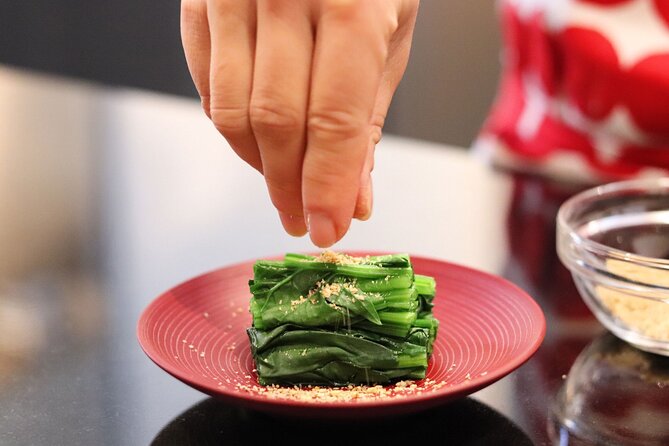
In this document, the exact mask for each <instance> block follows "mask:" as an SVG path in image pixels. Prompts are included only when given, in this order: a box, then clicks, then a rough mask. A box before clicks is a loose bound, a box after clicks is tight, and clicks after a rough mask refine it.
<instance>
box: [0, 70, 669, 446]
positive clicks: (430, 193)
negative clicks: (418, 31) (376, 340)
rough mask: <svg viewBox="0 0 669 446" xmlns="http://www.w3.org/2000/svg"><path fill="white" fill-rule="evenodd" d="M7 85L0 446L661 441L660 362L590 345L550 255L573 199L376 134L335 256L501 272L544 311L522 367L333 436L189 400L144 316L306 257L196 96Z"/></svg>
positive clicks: (317, 427)
mask: <svg viewBox="0 0 669 446" xmlns="http://www.w3.org/2000/svg"><path fill="white" fill-rule="evenodd" d="M17 79H19V80H20V82H19V80H17ZM21 79H23V75H21V76H18V77H17V76H14V75H11V76H4V77H3V72H2V71H1V70H0V86H2V85H7V82H16V85H12V88H11V89H6V90H3V89H2V88H0V114H2V116H4V117H5V120H4V121H3V124H4V123H10V124H11V126H10V127H9V129H8V130H7V128H6V129H5V131H4V133H3V132H0V169H4V170H2V172H1V173H0V179H1V181H4V184H5V185H6V186H7V187H5V188H4V189H3V188H0V243H2V244H4V246H3V247H2V249H1V251H0V445H3V446H4V445H61V444H62V445H78V444H81V445H93V444H94V445H143V444H156V445H182V444H183V445H188V444H193V445H206V444H256V443H258V444H259V443H263V444H269V443H276V444H286V441H287V439H290V442H291V443H296V444H300V443H305V444H306V443H310V444H311V443H314V444H315V443H319V444H361V443H363V442H364V443H365V444H384V443H389V442H391V441H392V440H406V441H408V440H415V441H416V442H421V443H425V442H428V441H429V442H430V443H432V442H434V443H440V444H441V443H443V444H462V445H488V444H490V445H506V444H508V445H523V444H536V445H549V444H556V445H569V444H579V445H580V444H615V443H614V442H613V440H611V438H613V437H610V432H609V431H610V427H611V425H615V426H616V429H618V430H619V431H620V432H623V433H622V434H621V433H620V432H618V434H617V435H623V436H622V437H615V438H617V439H618V440H615V441H620V442H621V443H620V444H625V442H628V443H629V444H649V445H651V444H658V445H659V444H669V443H668V441H669V438H668V437H667V431H666V426H667V425H669V413H668V412H667V407H669V395H668V393H667V392H668V391H667V389H668V388H669V387H667V376H668V375H669V364H667V361H666V359H664V358H658V357H655V356H653V355H649V354H646V353H641V352H638V351H636V350H634V349H632V348H631V347H629V346H627V345H626V344H624V343H622V342H620V341H617V340H616V339H615V338H611V336H603V333H604V329H603V328H602V327H601V325H599V323H598V322H596V321H595V320H594V318H593V317H592V315H591V314H590V312H589V311H588V310H587V308H586V307H585V305H584V304H583V302H582V300H581V299H580V297H579V296H578V293H577V291H576V290H575V288H574V285H573V283H572V281H571V277H570V275H569V273H568V272H567V271H566V269H565V268H564V267H563V266H562V265H561V264H560V262H559V260H558V259H557V256H556V255H555V227H554V219H555V214H556V212H557V209H558V207H559V205H560V204H561V203H562V201H563V200H564V199H565V198H566V197H568V196H570V195H571V194H573V193H574V192H575V191H576V189H575V188H574V187H567V186H563V185H556V184H550V183H547V182H545V181H543V180H541V179H538V178H533V177H528V176H518V175H516V176H513V175H508V174H493V173H490V172H488V171H487V170H485V169H484V168H480V167H476V166H477V163H478V162H477V161H475V160H473V159H469V158H464V155H463V154H462V152H461V151H458V150H454V149H452V148H447V147H435V146H429V147H428V146H425V145H421V144H420V143H418V142H414V141H408V140H397V139H393V138H388V139H387V140H386V141H385V142H384V143H383V145H382V146H381V147H380V149H379V151H377V153H378V164H377V173H375V175H376V176H375V180H376V181H377V186H378V187H377V197H378V203H377V209H376V213H375V216H374V218H373V219H372V220H371V221H370V222H367V223H364V224H362V225H354V228H353V229H352V231H351V234H350V235H349V236H347V239H346V240H345V241H344V242H343V243H342V245H341V246H340V248H341V249H355V248H357V249H372V250H384V249H388V250H394V251H402V250H406V251H409V252H415V253H416V254H421V255H428V256H433V257H440V258H444V259H446V260H450V261H455V262H460V263H466V264H468V265H471V266H475V267H479V268H484V269H486V270H488V271H491V272H494V273H497V274H500V275H503V276H505V277H507V278H508V279H510V280H512V281H513V282H515V283H517V284H518V285H519V286H521V287H522V288H524V289H525V290H527V291H528V292H529V293H530V294H531V295H532V296H534V297H535V299H536V300H537V302H538V303H539V304H540V306H541V307H542V309H543V310H544V312H545V315H546V319H547V323H548V329H547V335H546V339H545V341H544V343H543V345H542V347H541V348H540V349H539V351H538V352H537V354H536V355H535V356H534V357H533V358H532V359H531V360H530V361H529V362H528V363H526V364H525V365H524V366H523V367H521V368H520V369H518V370H517V371H515V372H514V373H512V374H511V375H510V376H508V377H506V378H504V379H503V380H501V381H499V382H497V383H495V384H493V385H492V386H490V387H489V388H487V389H485V390H483V391H481V392H479V393H478V394H475V395H473V397H472V398H468V399H464V400H461V401H458V402H455V403H453V404H449V405H446V406H444V407H440V408H437V409H434V410H430V411H428V412H425V413H422V414H417V415H414V416H411V417H403V418H393V419H388V420H384V421H381V422H374V423H372V424H369V425H368V424H365V425H353V426H346V431H344V430H343V429H342V427H341V426H337V425H334V424H332V423H315V422H309V423H304V422H302V421H301V420H283V419H276V418H269V417H267V416H265V415H263V414H257V413H253V412H245V411H241V410H239V409H237V408H235V407H231V406H227V405H225V404H222V403H220V402H217V401H215V400H212V399H209V398H206V397H205V396H204V395H203V394H201V393H199V392H197V391H195V390H193V389H190V388H189V387H187V386H185V385H184V384H182V383H180V382H179V381H177V380H175V379H173V378H171V377H170V376H168V375H167V374H166V373H164V372H163V371H162V370H160V369H159V368H158V367H156V366H155V365H154V364H153V363H151V361H150V360H148V358H146V357H145V356H144V354H143V353H142V352H141V350H140V348H139V346H138V344H137V341H136V338H135V326H136V322H137V318H138V317H139V314H140V313H141V311H142V309H143V308H144V307H145V306H146V305H147V304H148V302H150V300H151V299H152V298H153V297H154V296H156V295H157V294H158V293H160V292H161V291H163V290H164V289H166V288H168V287H171V286H173V285H174V284H176V283H178V282H180V281H183V280H185V279H186V278H188V277H191V276H193V275H195V274H198V273H201V272H204V271H207V270H211V269H213V268H216V267H219V266H221V265H226V264H230V263H232V262H237V261H240V260H245V259H250V258H255V257H258V256H263V255H273V254H277V253H281V252H284V251H297V250H306V249H310V248H311V247H310V246H309V244H308V242H307V241H305V240H292V239H289V238H288V237H286V236H285V235H284V234H282V232H281V230H280V228H279V224H278V219H276V217H275V216H274V215H273V211H272V210H271V206H270V204H269V202H268V201H267V198H266V193H265V191H264V186H263V184H262V182H261V181H260V180H259V179H257V178H256V177H255V176H253V174H252V173H248V176H246V175H247V174H246V173H245V172H247V171H246V170H244V168H243V166H242V165H241V164H235V162H236V160H235V159H234V156H233V155H232V154H228V151H229V149H227V148H226V147H221V146H219V145H222V143H221V142H220V139H219V137H218V136H217V135H213V134H212V135H209V136H207V137H206V138H203V137H202V136H201V135H202V134H203V133H206V131H207V129H208V128H209V127H208V126H206V125H205V124H200V122H201V115H200V111H199V108H198V105H197V104H196V103H192V102H190V101H181V100H173V99H166V98H162V97H155V96H145V95H143V94H137V95H135V93H132V94H129V93H126V92H117V91H107V90H102V91H101V90H99V89H96V88H91V87H89V86H81V85H79V84H72V83H68V82H65V83H62V82H60V81H58V82H55V81H53V80H50V79H43V78H37V79H32V78H31V79H30V80H29V81H27V83H23V81H22V80H21ZM3 82H5V83H4V84H3ZM31 95H32V96H31ZM10 100H13V101H14V102H8V101H10ZM3 107H4V108H3ZM8 110H9V111H8ZM36 122H39V123H40V125H36ZM200 125H201V126H202V127H199V126H200ZM0 130H2V128H0ZM191 141H194V142H191ZM413 162H416V163H417V164H416V165H413V164H412V163H413ZM393 169H402V170H401V171H400V170H396V171H394V170H393ZM430 169H432V170H430ZM239 172H242V173H239ZM397 178H403V179H404V181H397ZM3 191H4V194H3ZM7 191H9V192H7ZM398 208H399V209H402V211H403V212H401V213H400V214H398V213H397V209H398ZM416 216H418V217H416ZM444 298H447V297H444ZM443 329H447V327H444V328H443ZM601 336H603V337H601ZM602 352H604V353H602ZM606 352H609V353H606ZM611 352H613V354H611ZM625 352H627V353H625ZM621 354H622V356H621ZM607 355H608V356H607ZM612 355H613V356H612ZM605 357H615V358H618V359H617V360H608V361H607V360H603V359H601V358H605ZM621 357H629V358H632V359H631V361H632V362H631V363H630V362H625V361H621V360H619V358H621ZM577 358H579V359H578V360H577ZM635 364H636V365H635ZM639 364H641V365H639ZM602 374H604V375H602ZM607 377H609V378H607ZM561 389H562V390H561ZM565 395H566V396H567V397H565ZM605 397H606V398H605ZM574 402H577V403H578V402H592V404H590V405H584V404H572V403H574ZM189 408H190V409H189ZM585 409H589V410H585ZM620 438H623V439H624V440H619V439H620ZM634 439H636V440H638V441H637V443H633V441H634Z"/></svg>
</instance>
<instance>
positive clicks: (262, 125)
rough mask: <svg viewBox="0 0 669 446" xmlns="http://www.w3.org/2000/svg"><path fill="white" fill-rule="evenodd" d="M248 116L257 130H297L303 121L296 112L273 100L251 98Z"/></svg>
mask: <svg viewBox="0 0 669 446" xmlns="http://www.w3.org/2000/svg"><path fill="white" fill-rule="evenodd" d="M249 117H250V119H251V126H252V127H253V128H254V129H257V130H259V131H286V132H288V131H298V130H299V129H300V127H301V126H302V123H303V119H300V114H299V113H298V112H296V111H294V110H292V109H290V107H286V106H285V105H283V104H281V103H279V102H278V101H274V100H265V99H254V100H252V101H251V106H250V109H249Z"/></svg>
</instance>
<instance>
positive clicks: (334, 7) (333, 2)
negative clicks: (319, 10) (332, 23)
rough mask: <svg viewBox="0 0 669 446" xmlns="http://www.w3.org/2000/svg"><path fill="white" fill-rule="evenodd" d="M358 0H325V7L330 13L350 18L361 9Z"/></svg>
mask: <svg viewBox="0 0 669 446" xmlns="http://www.w3.org/2000/svg"><path fill="white" fill-rule="evenodd" d="M360 3H361V2H359V1H357V0H325V1H324V2H323V8H324V10H325V11H327V12H328V13H330V14H336V15H337V16H339V17H340V18H350V17H352V16H354V15H355V14H356V13H357V11H358V10H359V9H360Z"/></svg>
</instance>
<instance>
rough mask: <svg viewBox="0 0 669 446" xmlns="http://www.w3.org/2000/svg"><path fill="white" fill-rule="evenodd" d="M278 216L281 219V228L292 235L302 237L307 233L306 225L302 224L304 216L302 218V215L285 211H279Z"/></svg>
mask: <svg viewBox="0 0 669 446" xmlns="http://www.w3.org/2000/svg"><path fill="white" fill-rule="evenodd" d="M279 218H280V219H281V224H282V225H283V228H284V229H285V230H286V232H287V233H288V234H290V235H292V236H293V237H302V236H303V235H304V234H306V233H307V227H306V225H305V224H304V218H302V216H297V215H293V214H286V213H285V212H281V211H279Z"/></svg>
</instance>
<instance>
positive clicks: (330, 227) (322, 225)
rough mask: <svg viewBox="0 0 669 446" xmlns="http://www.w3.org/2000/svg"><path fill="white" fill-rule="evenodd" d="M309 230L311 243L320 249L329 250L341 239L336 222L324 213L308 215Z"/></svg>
mask: <svg viewBox="0 0 669 446" xmlns="http://www.w3.org/2000/svg"><path fill="white" fill-rule="evenodd" d="M307 229H308V231H309V237H310V238H311V241H312V242H313V244H314V245H316V246H318V247H319V248H329V247H330V246H332V245H334V244H335V243H336V242H337V241H338V240H339V239H340V237H339V235H338V232H337V227H336V225H335V222H334V220H332V218H330V216H328V215H326V214H323V213H319V212H312V213H309V214H307Z"/></svg>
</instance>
